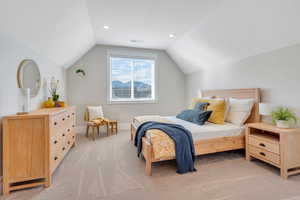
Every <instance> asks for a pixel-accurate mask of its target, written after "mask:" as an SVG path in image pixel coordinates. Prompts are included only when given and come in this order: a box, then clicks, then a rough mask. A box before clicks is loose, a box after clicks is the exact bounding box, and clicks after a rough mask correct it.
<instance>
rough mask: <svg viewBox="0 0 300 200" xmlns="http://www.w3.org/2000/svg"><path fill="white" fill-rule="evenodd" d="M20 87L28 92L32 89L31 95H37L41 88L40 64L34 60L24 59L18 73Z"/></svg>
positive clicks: (24, 91)
mask: <svg viewBox="0 0 300 200" xmlns="http://www.w3.org/2000/svg"><path fill="white" fill-rule="evenodd" d="M17 81H18V87H19V88H21V89H22V92H23V93H24V94H26V90H27V88H29V89H30V96H31V97H35V96H36V95H37V94H38V93H39V90H40V88H41V74H40V70H39V67H38V65H37V64H36V63H35V62H34V61H33V60H28V59H26V60H23V61H22V62H21V63H20V65H19V68H18V73H17Z"/></svg>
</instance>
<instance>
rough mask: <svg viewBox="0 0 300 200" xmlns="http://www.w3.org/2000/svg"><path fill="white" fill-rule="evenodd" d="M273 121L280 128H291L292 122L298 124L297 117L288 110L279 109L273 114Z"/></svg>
mask: <svg viewBox="0 0 300 200" xmlns="http://www.w3.org/2000/svg"><path fill="white" fill-rule="evenodd" d="M271 116H272V121H273V123H274V124H276V126H277V127H278V128H291V122H294V123H296V122H297V117H296V115H295V114H294V113H293V112H292V111H291V110H289V109H288V108H284V107H279V108H277V109H276V110H274V111H272V112H271Z"/></svg>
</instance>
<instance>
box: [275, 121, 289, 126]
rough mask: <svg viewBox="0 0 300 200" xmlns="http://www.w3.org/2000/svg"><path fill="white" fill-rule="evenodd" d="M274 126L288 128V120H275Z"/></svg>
mask: <svg viewBox="0 0 300 200" xmlns="http://www.w3.org/2000/svg"><path fill="white" fill-rule="evenodd" d="M276 126H277V127H278V128H290V122H289V121H285V120H276Z"/></svg>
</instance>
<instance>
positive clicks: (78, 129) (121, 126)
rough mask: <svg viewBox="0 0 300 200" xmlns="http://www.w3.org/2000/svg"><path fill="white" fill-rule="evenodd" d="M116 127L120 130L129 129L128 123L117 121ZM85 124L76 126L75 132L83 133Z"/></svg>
mask: <svg viewBox="0 0 300 200" xmlns="http://www.w3.org/2000/svg"><path fill="white" fill-rule="evenodd" d="M118 129H119V130H122V131H128V130H130V123H118ZM85 131H86V126H76V127H75V132H76V133H85Z"/></svg>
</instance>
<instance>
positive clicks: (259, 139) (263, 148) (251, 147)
mask: <svg viewBox="0 0 300 200" xmlns="http://www.w3.org/2000/svg"><path fill="white" fill-rule="evenodd" d="M299 144H300V130H299V129H281V128H278V127H276V126H274V125H271V124H265V123H250V124H247V130H246V160H250V159H251V158H252V157H253V158H257V159H259V160H262V161H264V162H267V163H269V164H271V165H274V166H276V167H278V168H280V174H281V177H282V178H285V179H286V178H287V177H288V176H290V175H293V174H298V173H300V145H299Z"/></svg>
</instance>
